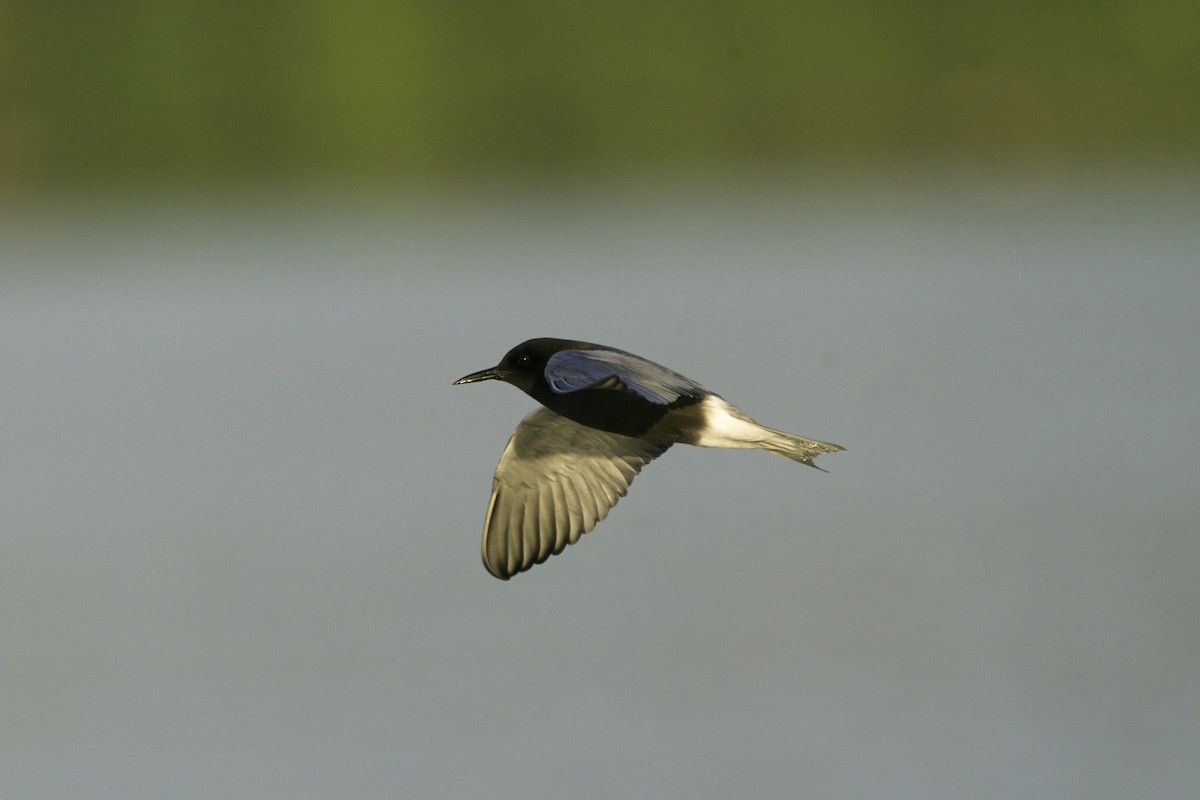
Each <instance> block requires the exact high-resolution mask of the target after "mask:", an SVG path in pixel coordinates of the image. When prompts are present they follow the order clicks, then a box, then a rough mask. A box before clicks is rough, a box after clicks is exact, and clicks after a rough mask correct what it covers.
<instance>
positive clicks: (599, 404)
mask: <svg viewBox="0 0 1200 800" xmlns="http://www.w3.org/2000/svg"><path fill="white" fill-rule="evenodd" d="M539 395H541V396H539ZM534 397H535V399H537V400H538V401H540V402H541V403H542V405H544V406H546V408H549V409H550V410H551V411H553V412H555V413H557V414H561V415H562V416H564V417H566V418H567V419H570V420H574V421H575V422H578V423H579V424H581V425H587V426H588V427H589V428H596V429H597V430H602V431H608V432H609V433H619V434H621V435H622V436H633V437H636V438H639V439H647V440H650V441H659V442H664V443H667V442H686V441H688V434H687V431H686V428H687V427H688V422H689V421H690V420H691V419H692V418H695V419H696V420H699V415H698V414H697V413H695V411H693V410H692V409H698V405H697V404H698V403H699V398H695V397H681V398H679V399H678V400H676V401H675V402H673V403H671V404H669V405H662V404H659V403H652V402H650V401H648V400H646V399H644V398H642V397H640V396H638V395H636V394H634V393H632V392H628V391H621V390H612V389H582V390H580V391H576V392H570V393H568V394H562V395H560V394H555V393H553V392H549V391H547V392H545V393H540V392H539V393H538V394H535V395H534Z"/></svg>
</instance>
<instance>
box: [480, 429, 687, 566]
mask: <svg viewBox="0 0 1200 800" xmlns="http://www.w3.org/2000/svg"><path fill="white" fill-rule="evenodd" d="M668 447H670V444H653V443H651V442H647V441H645V440H644V439H635V438H633V437H629V436H621V435H620V434H616V433H606V432H605V431H599V430H596V429H595V428H588V427H586V426H584V425H580V424H579V423H577V422H572V421H571V420H569V419H567V418H566V417H562V416H559V415H558V414H555V413H554V412H553V411H550V410H549V409H546V408H539V409H538V410H537V411H534V412H533V413H532V414H530V415H529V416H527V417H525V419H523V420H521V424H520V425H518V426H517V430H516V431H515V432H514V433H513V435H512V438H511V439H509V440H508V446H507V447H505V448H504V454H503V455H501V456H500V463H499V464H498V465H497V466H496V476H495V478H494V480H493V481H492V499H491V502H490V503H488V510H487V518H486V519H485V520H484V523H483V564H484V566H485V567H487V569H488V572H490V573H492V574H493V575H495V576H496V577H497V578H501V579H503V580H508V579H509V578H510V577H512V576H513V575H515V574H517V573H518V572H523V571H525V570H527V569H529V568H530V567H532V566H533V565H534V564H540V563H542V562H543V561H545V560H546V559H547V558H549V557H550V556H552V555H557V554H558V553H561V552H562V551H563V548H565V547H566V546H567V545H569V544H574V543H575V542H577V541H579V537H580V536H582V535H583V534H585V533H587V532H588V531H590V530H591V529H592V528H594V527H595V526H596V523H597V522H599V521H600V520H602V519H604V517H605V516H606V515H607V514H608V511H609V509H610V508H612V507H613V506H614V505H616V503H617V500H619V499H620V498H621V497H624V496H625V491H626V489H627V488H628V487H629V484H630V483H631V482H632V481H633V479H634V477H635V476H637V474H638V473H639V472H641V470H642V467H644V466H645V465H646V464H648V463H650V462H651V461H653V460H654V459H655V458H658V457H659V456H661V455H662V454H663V453H665V452H666V451H667V448H668Z"/></svg>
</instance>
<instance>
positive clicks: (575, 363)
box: [546, 350, 708, 406]
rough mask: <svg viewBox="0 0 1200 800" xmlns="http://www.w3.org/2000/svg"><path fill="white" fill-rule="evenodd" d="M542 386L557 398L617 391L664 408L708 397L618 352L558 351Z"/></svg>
mask: <svg viewBox="0 0 1200 800" xmlns="http://www.w3.org/2000/svg"><path fill="white" fill-rule="evenodd" d="M546 382H547V383H549V384H550V389H551V390H553V391H554V392H556V393H557V394H568V393H570V392H577V391H579V390H580V389H617V390H623V391H629V392H634V393H636V394H638V395H640V396H641V397H642V398H644V399H646V400H649V401H650V402H651V403H657V404H659V405H664V406H665V405H668V404H670V403H673V402H675V401H676V400H678V399H679V398H680V397H684V396H687V397H701V396H703V395H705V394H707V393H708V391H707V390H706V389H705V388H704V387H703V386H701V385H700V384H698V383H696V382H695V381H694V380H692V379H691V378H685V377H684V376H683V375H680V374H679V373H677V372H673V371H671V370H669V369H667V368H666V367H664V366H661V365H659V364H655V363H654V362H653V361H647V360H646V359H644V358H641V357H640V356H635V355H633V354H632V353H626V352H623V351H621V350H560V351H558V352H557V353H555V354H554V355H552V356H550V359H549V360H548V361H547V362H546Z"/></svg>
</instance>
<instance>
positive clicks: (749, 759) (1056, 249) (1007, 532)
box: [0, 172, 1200, 799]
mask: <svg viewBox="0 0 1200 800" xmlns="http://www.w3.org/2000/svg"><path fill="white" fill-rule="evenodd" d="M1194 178H1195V175H1194V173H1191V174H1190V177H1189V174H1177V175H1172V174H1167V173H1163V172H1155V173H1151V174H1142V173H1132V174H1128V175H1121V176H1112V177H1109V178H1104V179H1097V180H1093V181H1072V182H1064V181H1058V180H1047V181H1041V182H1038V181H1034V182H1032V183H1028V182H1023V181H1004V180H996V181H991V182H981V183H974V182H972V183H965V182H956V181H953V180H950V181H931V180H924V181H922V180H899V179H898V180H894V181H891V182H883V183H879V184H874V183H872V182H868V181H858V182H847V183H830V182H824V183H822V182H815V181H814V182H804V181H799V180H798V181H795V182H785V181H775V182H765V183H754V182H748V183H737V182H728V183H719V182H718V183H704V182H698V183H696V184H694V185H690V186H679V187H674V188H667V189H663V188H651V187H640V188H639V187H636V186H632V187H630V186H627V187H622V188H616V189H600V190H592V191H588V190H582V189H571V188H567V187H553V186H543V187H540V188H531V187H525V188H523V189H521V190H517V191H506V190H504V189H503V188H502V187H491V188H490V189H487V190H479V191H471V190H468V189H466V188H462V187H460V188H459V189H448V190H441V191H438V192H431V193H428V194H425V195H417V194H411V193H410V194H394V195H393V194H388V193H383V192H380V193H377V194H373V195H349V194H346V195H339V194H336V193H327V194H324V195H305V194H300V193H297V194H287V193H275V194H253V193H246V194H244V195H239V196H232V197H199V196H193V197H190V198H189V197H176V196H171V197H163V198H160V199H159V200H157V201H153V202H152V201H150V200H148V199H143V200H140V201H137V202H132V203H124V204H115V205H114V204H110V203H106V202H104V201H103V198H96V199H94V200H93V201H91V202H87V203H78V204H74V205H53V204H48V205H46V206H44V207H43V208H40V209H25V210H22V211H20V212H18V213H8V214H6V215H5V218H4V221H3V223H2V224H0V236H2V240H0V245H2V248H3V249H2V253H3V255H2V256H0V257H2V259H3V270H2V272H0V277H2V280H3V283H4V286H3V291H2V293H0V342H2V345H0V430H2V436H3V446H2V448H0V503H2V510H0V514H2V522H0V526H2V533H0V548H2V550H0V609H2V610H0V643H2V645H0V719H2V721H0V735H2V738H0V795H3V796H4V797H11V798H30V799H32V798H63V797H78V798H164V797H188V798H325V797H338V798H342V797H356V798H373V797H380V798H383V797H389V798H390V797H421V798H427V797H455V798H461V797H489V798H506V797H513V798H517V797H520V798H543V797H545V798H549V797H689V798H698V797H714V798H716V797H813V798H841V797H845V798H851V797H854V798H865V797H878V798H968V797H969V798H1006V797H1012V798H1030V797H1042V798H1058V797H1061V798H1079V797H1087V798H1131V797H1137V798H1159V797H1163V798H1190V797H1194V796H1195V792H1196V787H1197V786H1200V491H1198V489H1200V481H1198V478H1197V468H1198V467H1200V455H1198V453H1200V449H1198V446H1200V224H1198V221H1200V213H1198V212H1200V190H1198V189H1197V187H1198V186H1200V183H1197V182H1196V181H1195V179H1194ZM543 335H551V336H563V337H572V338H581V339H587V340H594V341H601V342H605V343H608V344H612V345H614V346H618V347H622V348H625V349H628V350H632V351H634V352H637V353H640V354H642V355H645V356H647V357H649V358H651V359H654V360H657V361H660V362H662V363H664V364H666V365H668V366H670V367H672V368H674V369H676V370H679V371H681V372H683V373H685V374H687V375H689V376H691V377H694V378H696V379H697V380H700V381H701V382H703V383H705V384H706V385H707V386H709V387H710V388H712V389H714V390H715V391H718V392H720V393H722V394H723V395H724V396H726V397H727V398H728V399H730V400H731V401H732V402H734V403H736V404H737V405H739V406H740V407H742V408H743V409H745V410H746V411H747V412H749V413H750V414H752V415H753V416H755V417H756V418H757V419H759V420H760V421H762V422H764V423H766V424H769V425H772V426H775V427H780V428H784V429H786V430H790V431H793V432H795V433H799V434H802V435H806V436H811V437H816V438H821V439H827V440H830V441H834V442H838V443H840V444H843V445H845V446H846V447H847V448H848V452H846V453H844V454H836V455H832V456H825V457H823V458H822V459H821V463H822V464H823V465H824V466H825V467H826V468H827V469H829V470H830V474H821V473H819V472H816V471H815V470H810V469H807V468H804V467H802V466H800V465H797V464H794V463H791V462H788V461H786V460H784V459H780V458H775V457H772V456H770V455H769V454H765V453H747V452H733V451H713V450H701V449H696V448H688V447H683V446H680V447H676V448H674V449H673V450H672V451H671V452H670V453H668V454H667V455H666V456H665V457H664V458H663V459H661V460H660V461H657V462H655V463H654V464H652V465H650V466H649V467H648V468H647V469H646V471H645V472H644V473H643V474H642V476H641V477H640V478H639V479H638V480H637V481H636V482H635V483H634V485H633V487H632V488H631V491H630V494H629V496H628V497H627V498H625V499H624V500H622V502H621V503H620V505H619V506H618V507H617V508H616V509H615V510H614V511H613V513H612V514H611V515H610V517H609V518H608V520H607V521H605V522H604V523H603V524H602V525H601V526H600V527H599V528H598V529H597V530H596V531H595V532H593V533H591V534H589V535H588V536H586V537H584V540H583V541H582V542H581V543H580V544H578V545H576V546H574V547H572V548H569V549H568V550H567V551H566V552H565V553H564V554H563V555H561V556H559V557H556V558H554V559H551V561H549V562H548V563H546V564H543V565H541V566H539V567H537V568H535V569H534V570H533V571H532V572H530V573H527V574H524V575H520V576H518V577H516V578H514V579H513V580H512V581H510V582H507V583H503V582H500V581H496V580H494V579H493V578H491V577H490V576H488V575H487V573H486V572H485V571H484V570H483V567H482V565H481V564H480V562H479V553H478V547H479V535H480V525H481V522H482V518H483V512H484V508H485V505H486V502H487V496H488V491H489V488H490V481H491V472H492V469H493V467H494V465H495V461H496V459H497V457H498V456H499V453H500V451H501V449H502V448H503V446H504V443H505V441H506V439H507V437H508V436H509V434H510V433H511V431H512V429H513V428H514V426H515V425H516V423H517V422H518V420H519V419H520V418H521V416H522V415H523V414H525V413H527V412H528V411H529V410H531V409H532V407H533V401H531V400H530V399H529V398H527V397H525V396H524V395H522V394H521V393H519V392H517V391H516V390H514V389H512V388H511V387H507V386H503V385H500V384H482V385H474V386H460V387H453V388H452V387H451V386H450V382H451V381H452V380H454V379H455V378H457V377H459V376H460V375H463V374H465V373H467V372H470V371H473V370H476V369H480V368H482V367H485V366H489V365H491V364H493V363H494V362H495V361H496V360H497V359H498V358H499V357H500V355H501V354H502V353H503V352H504V351H505V350H507V349H508V348H509V347H510V346H511V345H513V344H516V343H517V342H519V341H521V340H523V339H525V338H528V337H531V336H543Z"/></svg>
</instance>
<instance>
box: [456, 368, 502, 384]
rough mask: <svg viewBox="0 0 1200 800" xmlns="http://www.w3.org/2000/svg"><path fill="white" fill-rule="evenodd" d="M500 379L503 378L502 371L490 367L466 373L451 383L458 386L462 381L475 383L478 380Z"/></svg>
mask: <svg viewBox="0 0 1200 800" xmlns="http://www.w3.org/2000/svg"><path fill="white" fill-rule="evenodd" d="M500 379H501V378H500V373H499V372H498V371H497V370H496V368H495V367H488V368H487V369H481V370H479V372H472V373H471V374H470V375H464V376H462V377H461V378H459V379H458V380H456V381H455V382H454V383H452V384H450V385H451V386H458V385H459V384H460V383H475V382H476V381H496V380H500Z"/></svg>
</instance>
